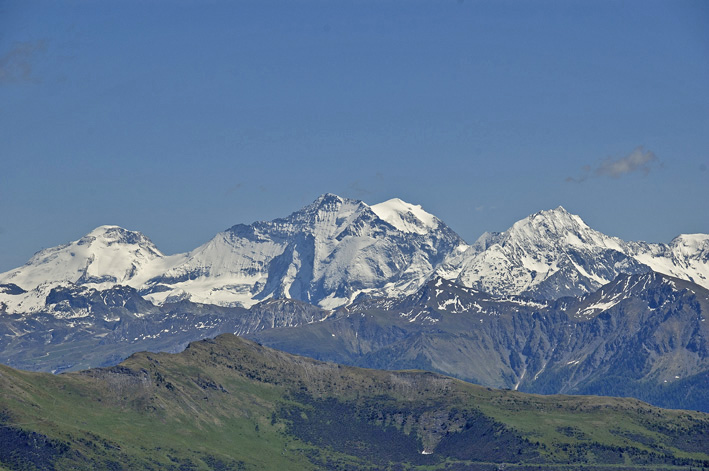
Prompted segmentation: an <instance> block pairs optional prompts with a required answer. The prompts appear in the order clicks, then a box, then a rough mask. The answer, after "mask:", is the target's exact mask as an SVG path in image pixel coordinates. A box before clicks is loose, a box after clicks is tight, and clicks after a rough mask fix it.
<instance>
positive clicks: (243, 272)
mask: <svg viewBox="0 0 709 471" xmlns="http://www.w3.org/2000/svg"><path fill="white" fill-rule="evenodd" d="M650 270H653V271H657V272H660V273H664V274H667V275H671V276H674V277H677V278H682V279H686V280H690V281H693V282H695V283H697V284H699V285H702V286H704V287H709V235H705V234H693V235H681V236H678V237H677V238H675V239H674V240H673V241H672V242H670V243H669V244H647V243H645V242H625V241H623V240H621V239H619V238H616V237H609V236H606V235H604V234H602V233H600V232H598V231H595V230H593V229H591V228H590V227H589V226H588V225H586V224H585V223H584V222H583V220H581V218H580V217H578V216H576V215H573V214H570V213H569V212H567V211H566V210H565V209H564V208H562V207H558V208H557V209H554V210H549V211H541V212H539V213H536V214H533V215H531V216H529V217H527V218H525V219H523V220H521V221H518V222H517V223H515V224H514V225H513V226H512V227H511V228H510V229H508V230H507V231H505V232H502V233H485V234H483V235H482V236H481V237H480V238H479V239H478V240H477V241H476V242H475V243H474V244H472V245H467V244H466V243H465V242H464V241H463V240H462V239H461V238H460V237H459V236H458V235H457V234H456V233H455V232H453V231H452V230H451V229H450V228H449V227H448V226H446V225H445V224H444V223H443V222H442V221H440V220H439V219H438V218H436V217H435V216H433V215H432V214H430V213H428V212H426V211H424V210H423V209H422V208H421V207H420V206H417V205H413V204H409V203H406V202H404V201H402V200H400V199H396V198H395V199H391V200H389V201H385V202H383V203H379V204H376V205H372V206H370V205H368V204H366V203H364V202H362V201H357V200H352V199H347V198H341V197H339V196H336V195H333V194H325V195H323V196H321V197H319V198H318V199H316V200H315V201H314V202H313V203H312V204H310V205H308V206H306V207H305V208H303V209H301V210H299V211H296V212H294V213H292V214H291V215H289V216H287V217H285V218H280V219H275V220H273V221H263V222H256V223H253V224H250V225H244V224H238V225H235V226H233V227H231V228H229V229H227V230H226V231H223V232H220V233H219V234H217V235H216V236H215V237H214V238H213V239H212V240H210V241H208V242H207V243H205V244H204V245H202V246H200V247H198V248H196V249H194V250H193V251H191V252H188V253H185V254H178V255H171V256H165V255H163V254H162V253H161V252H160V251H159V250H158V249H157V247H155V245H154V244H153V243H152V242H151V241H150V240H149V239H148V238H147V237H145V236H144V235H143V234H141V233H139V232H133V231H128V230H125V229H122V228H120V227H117V226H101V227H99V228H97V229H95V230H94V231H92V232H91V233H89V234H87V235H86V236H84V237H82V238H81V239H79V240H77V241H75V242H72V243H69V244H66V245H62V246H58V247H54V248H51V249H46V250H43V251H41V252H39V253H37V254H36V255H35V256H34V257H32V259H31V260H30V261H29V262H27V264H25V265H24V266H22V267H20V268H17V269H14V270H11V271H9V272H6V273H3V274H0V312H7V313H31V312H37V311H38V310H40V309H44V311H45V312H47V311H48V310H49V311H51V309H49V308H47V307H46V306H45V301H46V297H47V295H48V294H49V293H50V291H51V290H52V289H53V288H55V287H57V286H70V285H77V286H84V287H88V288H92V289H98V290H102V289H107V288H110V287H112V286H113V285H116V284H120V285H126V286H130V287H132V288H135V289H137V290H138V291H139V293H140V294H141V295H142V296H143V297H145V298H146V299H147V300H149V301H151V302H153V303H155V304H158V305H160V304H164V303H173V302H178V301H181V300H191V301H192V302H197V303H203V304H214V305H220V306H244V307H249V306H252V305H254V304H256V303H258V302H261V301H264V300H268V299H280V298H291V299H296V300H301V301H305V302H308V303H311V304H315V305H318V306H320V307H322V308H326V309H334V308H336V307H339V306H342V305H345V304H348V303H350V302H352V301H354V300H355V299H357V298H358V297H360V296H362V295H367V296H370V297H376V296H386V297H401V296H405V295H409V294H411V293H413V292H415V291H416V290H417V289H418V288H420V287H421V286H423V285H424V284H425V283H426V282H427V281H428V280H431V279H432V278H433V277H435V276H440V277H441V278H444V279H446V280H450V281H455V282H456V283H458V284H460V285H463V286H466V287H470V288H475V289H477V290H480V291H483V292H487V293H490V294H493V295H512V294H514V295H525V296H528V297H532V298H536V299H541V300H552V299H557V298H559V297H562V296H569V295H583V294H586V293H589V292H593V291H595V290H597V289H598V288H599V287H601V286H602V285H604V284H606V283H608V282H610V281H611V280H613V279H615V278H616V277H617V276H618V275H619V274H638V273H646V272H648V271H650Z"/></svg>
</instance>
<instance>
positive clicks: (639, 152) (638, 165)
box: [593, 146, 657, 178]
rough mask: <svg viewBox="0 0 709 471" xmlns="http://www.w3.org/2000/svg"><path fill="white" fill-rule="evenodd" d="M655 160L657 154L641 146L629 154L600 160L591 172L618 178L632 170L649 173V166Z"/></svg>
mask: <svg viewBox="0 0 709 471" xmlns="http://www.w3.org/2000/svg"><path fill="white" fill-rule="evenodd" d="M656 161H657V156H656V155H655V154H654V153H653V152H652V151H649V150H648V151H646V150H644V149H643V148H642V146H640V147H637V148H636V149H635V150H634V151H633V152H631V153H630V155H626V156H625V157H621V158H619V159H616V160H613V159H611V158H610V157H608V158H606V159H604V160H603V162H601V165H600V166H599V167H598V168H597V169H596V170H595V171H594V172H593V173H594V174H595V175H598V176H605V177H611V178H620V177H622V176H623V175H626V174H628V173H633V172H642V173H643V174H645V175H647V174H648V173H650V166H651V165H652V163H653V162H656Z"/></svg>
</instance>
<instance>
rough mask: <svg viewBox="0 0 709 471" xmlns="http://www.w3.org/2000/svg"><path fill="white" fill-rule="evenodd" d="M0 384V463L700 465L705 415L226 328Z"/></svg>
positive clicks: (707, 458) (4, 378)
mask: <svg viewBox="0 0 709 471" xmlns="http://www.w3.org/2000/svg"><path fill="white" fill-rule="evenodd" d="M0 391H1V392H2V393H1V394H0V410H2V411H3V412H2V415H1V416H0V421H2V427H0V440H2V443H3V446H2V447H0V466H5V467H9V468H22V469H65V468H72V467H74V468H75V467H79V468H94V469H97V468H100V469H108V468H111V469H188V468H189V469H250V470H258V469H306V470H307V469H313V470H321V469H363V470H367V469H370V470H374V469H391V470H394V469H402V468H404V469H448V470H450V469H468V470H470V469H472V470H496V469H500V468H513V469H520V470H531V469H536V470H540V469H541V470H551V469H559V467H560V466H563V467H564V469H585V470H594V471H605V470H611V469H626V470H634V469H638V470H640V469H648V467H654V466H658V465H659V466H662V469H686V468H687V467H689V466H694V467H699V466H703V465H704V466H706V465H709V454H707V452H706V450H707V449H709V442H708V441H707V440H709V438H708V437H709V433H708V432H709V416H707V415H706V414H701V413H693V412H687V411H666V410H661V409H657V408H653V407H651V406H648V405H646V404H643V403H641V402H639V401H636V400H630V399H614V398H593V397H571V396H553V397H542V396H533V395H526V394H522V393H518V392H514V391H494V390H489V389H487V388H481V387H478V386H474V385H470V384H466V383H463V382H460V381H456V380H453V379H451V378H446V377H443V376H439V375H434V374H431V373H420V372H419V373H416V372H386V371H373V370H362V369H357V368H351V367H342V366H339V365H335V364H326V363H320V362H317V361H314V360H310V359H307V358H302V357H294V356H291V355H288V354H285V353H282V352H278V351H275V350H271V349H268V348H265V347H262V346H260V345H258V344H255V343H252V342H248V341H246V340H243V339H239V338H237V337H234V336H231V335H223V336H220V337H218V338H216V339H214V340H205V341H201V342H196V343H192V344H190V346H189V347H188V348H187V349H186V350H185V351H184V352H182V353H180V354H175V355H169V354H145V353H141V354H136V355H134V356H132V357H131V358H130V359H128V360H127V361H125V362H124V363H122V364H121V365H119V366H116V367H113V368H106V369H95V370H88V371H83V372H79V373H71V374H64V375H47V374H37V373H26V372H22V371H17V370H12V369H10V368H7V367H4V366H0ZM619 465H622V468H619V467H618V466H619Z"/></svg>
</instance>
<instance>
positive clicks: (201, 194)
mask: <svg viewBox="0 0 709 471" xmlns="http://www.w3.org/2000/svg"><path fill="white" fill-rule="evenodd" d="M708 168H709V2H705V1H681V0H679V1H677V0H673V1H652V0H650V1H648V0H643V1H622V2H621V1H583V2H582V1H566V0H564V1H561V0H560V1H531V0H530V1H522V0H520V1H514V2H505V1H470V0H465V1H445V0H431V1H418V0H401V1H388V0H377V1H365V0H356V1H355V0H351V1H348V0H338V1H324V0H323V1H298V0H295V1H281V2H269V1H241V2H240V1H224V2H218V1H166V0H165V1H157V0H153V1H150V0H148V1H145V0H140V1H131V0H120V1H119V0H115V1H114V0H102V1H63V0H54V1H44V2H38V1H31V0H29V1H28V0H17V1H12V0H10V1H7V0H5V1H2V0H0V271H5V270H8V269H10V268H13V267H15V266H19V265H21V264H23V263H24V262H25V261H27V260H28V259H29V257H30V256H31V255H32V254H33V253H34V252H35V251H37V250H40V249H42V248H45V247H50V246H54V245H58V244H60V243H65V242H68V241H70V240H75V239H77V238H79V237H81V236H82V235H83V234H85V233H87V232H89V231H90V230H91V229H93V228H94V227H96V226H98V225H102V224H118V225H121V226H123V227H126V228H128V229H133V230H140V231H142V232H144V233H145V234H146V235H148V236H149V237H151V238H152V239H153V241H154V242H155V243H156V244H157V245H158V247H159V248H160V249H161V250H162V251H163V252H165V253H176V252H182V251H187V250H191V249H193V248H195V247H197V246H198V245H200V244H202V243H204V242H206V241H207V240H209V239H210V238H211V237H212V236H213V235H214V234H216V233H217V232H218V231H220V230H223V229H225V228H227V227H229V226H231V225H233V224H236V223H251V222H253V221H255V220H266V219H273V218H275V217H280V216H285V215H287V214H289V213H291V212H292V211H295V210H297V209H299V208H300V207H302V206H304V205H305V204H308V203H309V202H311V201H312V200H314V199H315V198H316V197H317V196H318V195H320V194H322V193H325V192H332V193H336V194H339V195H342V196H347V197H351V198H357V199H362V200H364V201H365V202H367V203H370V204H374V203H378V202H381V201H383V200H386V199H389V198H392V197H395V196H396V197H400V198H402V199H404V200H406V201H409V202H411V203H417V204H421V205H422V206H423V207H424V209H426V210H428V211H429V212H431V213H433V214H435V215H437V216H439V217H440V218H441V219H443V220H444V221H445V222H446V223H447V224H448V225H450V226H451V227H452V228H453V229H454V230H455V231H457V232H458V233H459V234H460V235H461V236H462V237H463V238H465V239H466V240H468V241H469V242H472V241H474V240H475V239H476V238H477V237H478V236H479V235H480V234H481V233H482V232H484V231H486V230H490V231H494V230H498V231H499V230H504V229H506V228H507V227H509V226H510V225H511V224H512V223H513V222H515V221H516V220H518V219H521V218H523V217H525V216H527V215H529V214H531V213H534V212H536V211H539V210H542V209H549V208H553V207H556V206H558V205H563V206H564V207H566V208H567V209H568V210H569V211H571V212H573V213H576V214H579V215H580V216H581V217H582V218H584V220H585V221H586V222H587V223H588V224H589V225H591V227H593V228H595V229H598V230H600V231H602V232H604V233H606V234H609V235H614V236H619V237H622V238H624V239H626V240H646V241H648V242H669V240H670V239H671V238H672V237H674V236H675V235H677V234H679V233H690V232H709V169H708Z"/></svg>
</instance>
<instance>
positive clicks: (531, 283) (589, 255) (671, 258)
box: [438, 206, 709, 299]
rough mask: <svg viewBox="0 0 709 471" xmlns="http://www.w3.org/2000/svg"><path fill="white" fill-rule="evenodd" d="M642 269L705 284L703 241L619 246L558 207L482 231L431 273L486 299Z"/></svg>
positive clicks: (584, 288)
mask: <svg viewBox="0 0 709 471" xmlns="http://www.w3.org/2000/svg"><path fill="white" fill-rule="evenodd" d="M650 270H653V271H657V272H659V273H664V274H667V275H671V276H675V277H678V278H682V279H686V280H690V281H694V282H695V283H697V284H700V285H702V286H705V287H709V236H707V235H704V234H696V235H682V236H679V237H677V238H675V239H674V240H673V241H672V242H671V243H670V244H669V245H666V244H647V243H645V242H625V241H623V240H621V239H619V238H617V237H609V236H607V235H605V234H602V233H601V232H598V231H596V230H594V229H591V228H590V227H589V226H588V225H587V224H586V223H585V222H583V220H582V219H581V218H580V217H579V216H576V215H573V214H570V213H569V212H568V211H566V210H565V209H564V208H563V207H561V206H559V207H558V208H556V209H554V210H549V211H540V212H538V213H536V214H533V215H531V216H529V217H527V218H525V219H522V220H521V221H518V222H516V223H515V224H514V225H513V226H512V227H511V228H510V229H508V230H507V231H505V232H503V233H485V234H483V236H482V237H480V239H478V241H477V242H476V243H475V244H473V245H472V246H470V247H469V248H468V249H467V250H466V251H465V252H464V253H462V254H461V253H457V254H453V255H452V256H451V257H450V258H449V260H447V261H446V263H444V264H443V265H442V266H441V267H440V268H439V269H438V275H440V276H442V277H444V278H446V279H450V280H455V281H456V282H457V283H459V284H461V285H463V286H468V287H473V288H476V289H479V290H481V291H485V292H488V293H491V294H497V295H506V294H518V295H519V294H521V295H526V296H530V297H534V298H537V299H557V298H559V297H561V296H577V295H582V294H585V293H589V292H593V291H595V290H597V289H598V288H600V287H601V286H603V285H605V284H606V283H609V282H610V281H611V280H613V279H615V278H616V277H617V276H618V275H620V274H638V273H646V272H648V271H650Z"/></svg>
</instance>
